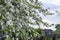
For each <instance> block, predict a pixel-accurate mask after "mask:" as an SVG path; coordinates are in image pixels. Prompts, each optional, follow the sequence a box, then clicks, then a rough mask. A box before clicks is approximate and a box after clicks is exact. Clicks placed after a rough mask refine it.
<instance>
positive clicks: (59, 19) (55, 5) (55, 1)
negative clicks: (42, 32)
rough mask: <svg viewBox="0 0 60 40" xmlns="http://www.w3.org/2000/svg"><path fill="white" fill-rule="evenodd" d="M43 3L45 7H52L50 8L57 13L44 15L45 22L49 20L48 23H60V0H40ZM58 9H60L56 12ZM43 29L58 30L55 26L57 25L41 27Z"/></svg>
mask: <svg viewBox="0 0 60 40" xmlns="http://www.w3.org/2000/svg"><path fill="white" fill-rule="evenodd" d="M39 1H41V2H42V3H43V5H42V6H43V8H50V9H49V10H50V11H51V12H52V13H55V14H54V15H52V16H48V15H47V16H43V15H41V16H43V21H44V22H48V23H54V24H60V0H39ZM56 11H58V12H57V13H56ZM40 28H42V29H51V30H53V31H55V30H56V28H55V25H54V26H51V27H46V26H44V27H42V26H41V27H40Z"/></svg>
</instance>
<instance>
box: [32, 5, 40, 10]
mask: <svg viewBox="0 0 60 40" xmlns="http://www.w3.org/2000/svg"><path fill="white" fill-rule="evenodd" d="M32 6H33V5H32ZM33 8H35V9H38V8H41V7H40V6H33Z"/></svg>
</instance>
